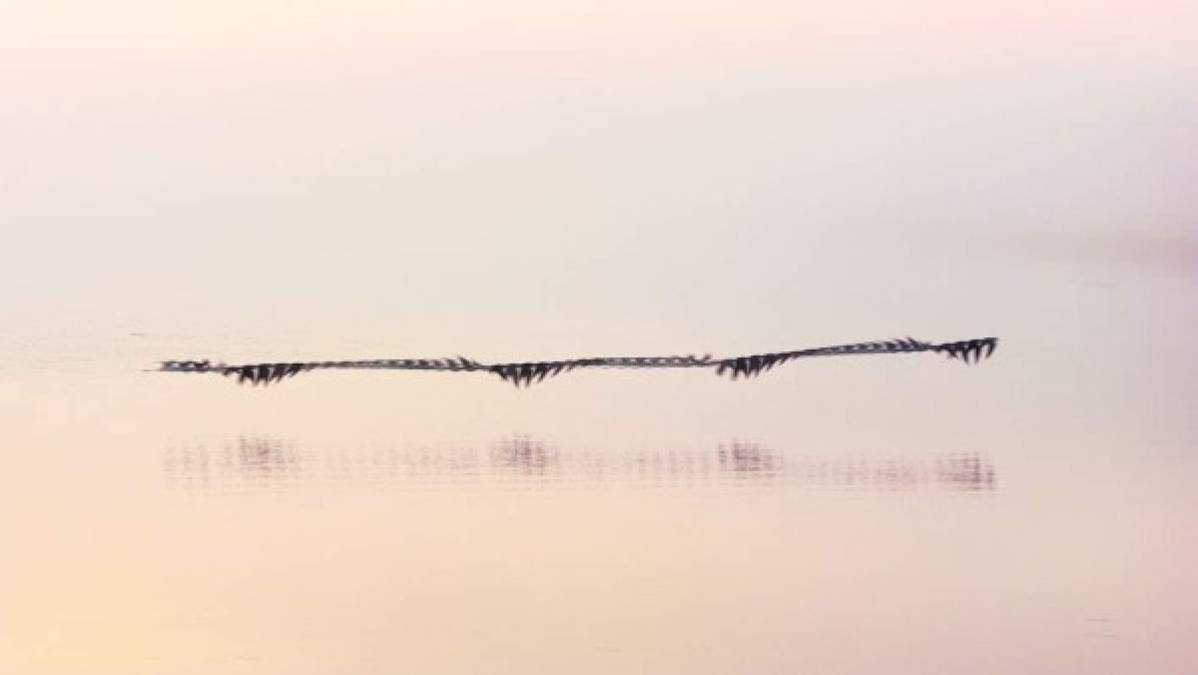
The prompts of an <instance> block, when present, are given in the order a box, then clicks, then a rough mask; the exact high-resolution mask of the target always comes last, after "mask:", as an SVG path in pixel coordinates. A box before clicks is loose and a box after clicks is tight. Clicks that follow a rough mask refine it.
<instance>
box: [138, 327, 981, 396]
mask: <svg viewBox="0 0 1198 675" xmlns="http://www.w3.org/2000/svg"><path fill="white" fill-rule="evenodd" d="M997 347H998V338H996V337H985V338H972V339H968V340H955V341H952V342H940V343H933V342H925V341H923V340H916V339H915V338H912V337H904V338H898V339H894V340H877V341H873V342H855V343H851V344H842V345H833V346H830V347H815V348H811V349H795V350H791V351H783V352H767V353H763V354H749V355H747V356H732V357H727V358H720V359H717V358H712V356H711V355H710V354H705V355H703V356H695V355H694V354H687V355H682V356H616V357H608V356H599V357H588V358H578V359H567V360H563V361H520V362H510V363H481V362H479V361H475V360H473V359H468V358H466V357H464V356H455V357H450V358H444V359H374V360H364V361H291V362H276V363H249V364H241V365H231V364H226V363H212V362H211V361H208V360H204V361H161V362H159V367H158V368H156V369H151V370H155V371H161V372H170V373H214V374H217V375H223V376H224V377H228V378H233V379H235V380H236V381H237V382H238V383H239V384H245V383H249V384H251V385H263V386H265V385H268V384H272V383H276V382H279V381H282V380H284V379H286V378H290V377H294V376H295V375H298V374H300V373H305V372H308V371H311V370H436V371H450V372H467V373H469V372H482V373H491V374H493V375H496V376H498V377H499V378H500V379H502V380H504V381H505V382H509V383H511V384H514V385H515V386H516V387H528V386H530V385H532V384H534V383H538V382H541V381H543V380H545V379H546V378H549V377H554V376H556V375H559V374H561V373H564V372H569V371H572V370H576V369H579V368H710V369H713V370H714V371H715V374H716V375H723V376H727V377H730V378H731V379H733V380H736V379H738V378H745V379H747V378H750V377H756V376H758V375H761V374H762V373H764V372H766V371H768V370H770V369H772V368H773V367H774V366H779V365H782V364H785V363H788V362H790V361H793V360H796V359H802V358H808V357H816V356H851V355H862V354H907V353H915V352H935V353H937V354H943V355H944V356H946V357H948V358H949V359H956V360H960V361H962V362H964V363H966V364H969V363H978V362H979V361H981V360H982V359H986V358H989V357H990V355H991V354H993V353H994V350H995V349H996V348H997Z"/></svg>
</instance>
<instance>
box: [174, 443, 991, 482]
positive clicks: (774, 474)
mask: <svg viewBox="0 0 1198 675" xmlns="http://www.w3.org/2000/svg"><path fill="white" fill-rule="evenodd" d="M163 468H164V474H165V476H166V478H167V480H168V481H169V482H170V484H171V485H172V486H175V487H179V488H183V489H187V490H196V491H201V492H204V491H213V492H229V491H238V490H242V491H262V490H276V489H284V488H287V487H288V486H294V485H297V484H303V483H395V484H406V485H445V484H457V485H462V484H467V485H468V484H488V483H489V484H498V485H503V484H510V485H519V486H530V487H537V486H543V487H550V486H568V485H577V486H588V485H592V486H601V485H631V486H638V485H639V486H663V487H665V486H687V485H700V484H705V483H707V484H713V483H714V484H719V483H725V484H734V485H757V486H781V485H788V486H795V485H797V486H801V487H804V488H808V489H827V490H842V491H901V490H917V489H934V490H942V491H953V492H992V491H994V490H995V489H996V486H997V481H996V475H995V469H994V465H993V463H992V462H991V461H990V459H989V458H987V457H985V456H984V455H980V454H978V453H955V454H942V455H937V456H934V457H931V458H893V457H875V456H864V457H840V456H822V457H819V456H811V455H807V454H791V455H784V454H783V453H779V452H776V451H774V450H771V449H769V448H767V447H764V446H761V445H758V444H756V443H749V442H743V441H733V442H730V443H726V444H721V445H719V446H718V447H717V448H715V449H714V450H693V451H692V450H637V451H627V452H611V451H591V450H581V451H574V450H563V449H561V448H558V447H556V446H554V445H552V444H548V443H544V442H541V441H537V440H534V439H532V438H529V437H525V436H514V437H511V438H507V439H504V440H502V441H500V442H498V443H495V444H493V445H492V446H491V447H490V448H489V449H488V450H487V451H485V452H480V451H479V450H478V449H476V448H471V447H464V448H454V447H445V448H427V447H425V448H413V449H408V448H394V447H385V448H378V449H361V450H354V449H341V448H329V449H324V450H311V449H307V450H306V449H302V448H301V447H300V446H299V445H297V444H296V443H295V442H292V441H288V440H283V439H278V438H273V437H241V438H237V439H231V440H228V441H225V442H222V443H220V444H218V445H217V447H215V448H210V447H209V446H207V445H204V444H197V445H193V446H187V447H181V448H171V449H169V450H167V451H166V453H165V455H164V467H163Z"/></svg>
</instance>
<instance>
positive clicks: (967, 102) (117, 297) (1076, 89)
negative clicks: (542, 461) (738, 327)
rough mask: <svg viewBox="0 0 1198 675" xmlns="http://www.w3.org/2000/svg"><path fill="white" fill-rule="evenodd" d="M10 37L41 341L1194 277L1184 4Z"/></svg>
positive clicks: (412, 21) (411, 11) (1196, 90)
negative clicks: (1034, 278) (1025, 281)
mask: <svg viewBox="0 0 1198 675" xmlns="http://www.w3.org/2000/svg"><path fill="white" fill-rule="evenodd" d="M5 16H6V19H5V21H4V26H3V27H0V54H2V55H3V58H2V59H0V63H2V65H0V85H2V87H0V88H2V91H3V92H4V93H3V98H4V106H3V108H4V110H3V114H2V116H0V147H3V148H4V152H3V153H2V155H0V181H2V184H3V192H4V198H3V201H2V203H0V227H2V228H3V231H4V233H5V235H4V236H5V239H6V240H7V245H6V246H4V247H3V252H2V253H0V308H2V309H3V312H4V313H5V314H7V315H12V316H18V317H21V318H22V319H23V320H24V321H27V322H32V323H39V322H48V323H49V324H51V325H61V324H62V323H63V322H64V321H65V322H66V323H67V324H70V323H71V322H75V321H79V320H85V319H86V320H87V321H91V322H94V321H104V320H108V319H112V318H114V317H124V318H127V319H128V320H129V321H131V322H134V323H137V322H142V323H144V322H153V321H156V320H163V321H168V320H169V321H182V322H186V321H188V317H192V316H197V315H203V316H208V317H212V319H213V320H216V318H217V317H221V318H224V319H228V320H230V321H233V322H235V323H237V322H243V321H249V320H251V319H267V320H270V321H281V320H284V317H288V316H294V315H295V314H297V313H299V312H301V311H302V312H304V313H305V314H307V315H308V316H309V317H313V318H314V320H323V319H330V320H331V319H344V318H346V317H353V318H355V319H358V320H368V319H378V318H379V317H384V318H386V319H388V320H392V319H393V320H397V321H405V322H409V323H411V322H416V321H419V322H421V323H425V324H427V323H428V321H429V320H430V317H441V320H443V321H445V322H449V323H452V322H459V324H460V325H455V326H453V327H451V328H447V329H446V330H449V331H468V330H472V329H474V330H476V329H477V325H474V324H473V323H472V322H473V321H478V322H479V323H486V324H487V325H489V326H492V327H493V326H495V325H496V321H497V320H499V319H501V318H504V317H506V318H508V319H509V320H510V322H511V323H519V322H526V321H534V322H535V321H537V320H538V317H549V318H550V320H555V321H564V320H571V319H573V320H591V319H594V320H597V321H601V322H618V323H621V324H626V323H627V322H630V321H631V322H635V323H639V324H645V323H649V322H653V321H659V320H667V319H668V320H669V321H672V322H674V324H676V325H675V328H677V330H679V331H685V332H687V333H691V334H693V333H696V332H701V331H709V330H712V327H710V326H705V325H700V324H693V323H689V322H688V320H687V319H684V318H678V317H685V316H696V315H702V314H708V313H711V312H712V311H713V310H712V309H711V308H713V307H728V306H732V305H735V306H737V307H738V311H739V312H741V313H742V314H743V316H744V318H746V319H747V320H748V321H750V322H752V323H755V324H758V325H760V324H761V322H764V321H767V320H768V319H767V317H768V316H769V315H771V314H773V313H775V312H776V308H777V307H778V306H780V305H787V306H799V307H805V308H806V311H807V315H808V317H811V316H815V317H820V318H821V321H831V320H833V319H835V320H836V321H841V322H844V321H849V322H850V323H849V325H850V326H852V325H853V324H852V323H851V321H852V319H853V317H852V316H842V315H841V314H843V312H841V313H838V312H837V311H836V310H834V307H836V306H840V304H839V303H840V302H841V300H842V298H843V296H849V295H852V296H856V297H862V296H876V294H877V293H881V294H883V296H882V298H881V299H880V300H877V301H876V303H874V304H873V305H871V304H870V302H869V301H866V302H865V303H864V304H861V305H859V310H858V312H857V313H860V314H862V315H865V314H872V315H875V316H876V315H877V313H878V312H881V311H883V310H884V308H885V307H895V306H902V307H906V308H911V307H914V306H917V305H920V304H923V303H926V301H921V302H920V303H915V302H908V301H907V300H909V299H910V298H912V297H926V292H927V291H928V290H931V289H935V288H939V289H940V291H941V292H942V293H946V292H950V291H947V290H945V284H944V281H945V280H946V279H950V278H951V279H953V280H954V281H955V284H954V287H956V288H958V289H959V290H960V291H961V292H963V293H964V292H968V293H971V294H972V297H975V298H976V297H983V298H984V297H986V293H987V290H986V289H985V288H981V287H979V288H967V287H965V286H961V284H962V283H966V285H967V282H964V279H966V278H967V277H968V275H967V272H968V271H969V270H970V269H976V265H978V264H979V261H984V260H991V261H993V259H994V258H995V257H996V256H997V257H998V258H999V260H998V264H1009V263H1010V262H1011V261H1012V260H1016V259H1018V260H1026V256H1029V255H1030V256H1032V258H1033V259H1035V258H1037V257H1043V256H1044V255H1048V256H1057V257H1059V256H1061V255H1064V256H1066V257H1068V258H1077V259H1081V258H1085V259H1089V260H1091V261H1092V262H1093V263H1094V264H1096V265H1098V266H1101V265H1104V264H1107V263H1109V262H1110V261H1111V260H1112V259H1121V258H1122V257H1125V256H1126V255H1131V256H1132V257H1133V258H1134V259H1135V260H1139V261H1141V262H1142V261H1143V260H1144V259H1145V256H1148V258H1149V259H1151V260H1150V263H1151V264H1154V265H1155V264H1156V263H1157V262H1158V261H1159V260H1158V258H1160V257H1161V256H1163V257H1164V259H1165V260H1166V262H1167V263H1168V262H1169V261H1177V260H1181V261H1182V262H1181V264H1182V265H1189V264H1191V263H1192V261H1193V259H1194V255H1193V251H1194V244H1193V243H1192V242H1193V240H1192V237H1193V236H1194V234H1195V232H1194V223H1195V219H1196V218H1198V208H1196V207H1195V203H1194V200H1193V190H1192V185H1193V184H1195V180H1196V179H1198V168H1196V167H1198V160H1196V159H1195V157H1198V155H1196V154H1195V152H1194V147H1195V144H1196V143H1198V124H1195V115H1194V113H1195V110H1198V47H1196V46H1195V45H1198V40H1195V39H1194V38H1195V30H1194V28H1193V26H1195V25H1198V9H1196V8H1195V5H1194V4H1193V3H1187V2H1160V3H1140V2H1136V3H1133V2H1107V3H1093V2H1067V3H1051V4H1050V5H1049V6H1045V5H1044V4H1043V3H1039V2H1016V3H1000V4H998V5H995V4H993V3H987V4H981V3H966V4H962V3H954V2H917V3H886V2H837V3H819V4H813V3H793V2H756V3H744V2H736V3H730V2H699V3H695V2H685V3H683V2H649V3H644V2H638V3H627V4H623V5H621V4H610V3H564V2H517V3H511V2H505V3H469V2H455V3H446V2H417V3H395V2H362V1H358V0H349V1H346V2H338V3H325V2H204V3H165V4H164V3H155V2H130V1H128V0H117V1H115V2H107V3H99V4H97V3H90V2H24V1H19V2H16V3H9V4H8V5H6V9H5ZM1128 250H1130V251H1132V253H1130V254H1128V253H1126V251H1128ZM1146 252H1147V253H1146ZM1095 256H1096V257H1095ZM916 260H918V261H919V262H914V261H916ZM1169 264H1173V263H1169ZM929 269H939V270H941V271H940V272H938V273H936V274H935V275H933V276H931V277H929V275H928V271H929ZM817 290H818V293H817V292H816V291H817ZM829 291H831V294H830V295H829ZM886 294H900V295H894V296H893V297H886ZM902 294H905V295H902ZM825 297H830V298H831V300H832V301H833V302H829V303H826V304H825V303H824V301H822V300H820V298H825ZM961 300H963V298H957V299H950V304H949V307H952V308H955V309H958V310H960V311H966V312H967V311H969V310H967V309H964V307H959V305H963V304H964V303H963V302H959V301H961ZM934 309H935V310H936V311H940V310H942V309H944V307H938V308H934ZM849 314H853V313H852V312H850V313H849ZM463 316H471V317H475V319H470V320H463V319H461V317H463ZM56 317H57V318H56ZM663 317H665V318H664V319H663ZM861 327H862V328H867V327H869V328H872V327H873V326H870V325H868V324H863V325H862V326H861ZM489 330H490V329H489ZM501 332H502V331H501Z"/></svg>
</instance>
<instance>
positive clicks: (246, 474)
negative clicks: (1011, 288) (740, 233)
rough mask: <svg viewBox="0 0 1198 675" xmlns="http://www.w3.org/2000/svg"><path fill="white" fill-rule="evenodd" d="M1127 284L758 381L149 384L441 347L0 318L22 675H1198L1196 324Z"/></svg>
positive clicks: (1068, 291)
mask: <svg viewBox="0 0 1198 675" xmlns="http://www.w3.org/2000/svg"><path fill="white" fill-rule="evenodd" d="M1133 272H1135V270H1129V271H1128V272H1127V274H1126V276H1124V277H1118V278H1115V279H1114V280H1113V281H1112V282H1111V283H1109V284H1106V285H1087V284H1084V283H1077V284H1074V285H1062V286H1060V287H1059V288H1063V289H1065V290H1058V292H1057V294H1056V295H1051V294H1049V295H1046V296H1045V298H1046V299H1045V300H1044V302H1043V304H1042V305H1040V306H1032V307H1026V306H1025V307H1023V308H1022V309H1021V310H1019V311H1020V312H1023V313H1024V314H1023V315H1024V317H1025V318H1024V320H1023V321H1012V323H1011V325H1012V329H1011V330H1010V331H995V332H997V333H998V334H1000V335H1001V336H1002V337H1003V338H1004V343H1003V344H1002V346H1001V347H1000V349H999V351H998V352H997V354H996V355H995V357H994V358H993V359H992V360H991V361H988V362H985V363H983V364H982V365H981V366H979V367H971V368H965V367H963V366H960V365H958V364H955V363H946V362H943V361H941V360H940V359H939V358H936V357H932V356H927V355H921V356H910V357H878V358H876V359H870V358H862V359H829V360H822V361H813V362H809V363H799V364H794V365H791V366H787V367H785V368H782V369H779V370H776V371H774V372H771V373H769V374H767V375H766V376H764V377H762V378H760V379H758V380H755V381H750V382H737V383H730V382H728V381H726V380H721V379H718V378H715V377H713V376H711V374H710V373H706V372H697V371H696V372H692V371H679V372H670V371H666V372H655V373H635V372H631V373H630V372H596V373H585V372H583V373H572V374H570V375H567V376H563V377H560V378H558V379H556V380H552V381H549V382H546V383H544V384H542V385H540V386H538V387H534V388H532V389H529V390H521V391H517V390H514V389H513V388H511V387H510V386H507V385H505V384H503V383H500V382H498V381H493V380H492V379H491V378H487V377H485V376H482V375H471V374H428V373H378V372H362V373H348V372H317V373H309V374H305V375H303V376H300V377H297V378H295V379H294V380H290V381H287V382H285V383H283V384H282V385H280V386H278V387H271V388H267V389H262V388H251V387H238V386H236V385H234V384H233V383H231V382H229V381H226V380H223V379H221V378H216V377H201V376H181V375H171V374H160V373H148V372H142V371H141V369H142V368H145V367H147V366H150V365H152V364H153V363H154V362H155V361H156V360H157V359H161V358H190V357H213V358H224V359H254V358H276V357H285V358H293V357H307V356H320V357H322V358H335V357H341V356H358V357H373V356H399V357H402V356H438V355H440V354H438V353H433V352H431V351H430V350H428V349H427V348H423V347H422V345H421V344H419V339H416V340H413V339H412V338H411V337H410V335H409V334H407V333H406V332H405V329H404V327H394V326H393V327H388V326H385V325H383V326H371V327H370V330H356V329H355V330H354V331H349V332H352V333H353V334H354V336H355V337H354V339H353V340H352V341H351V340H350V339H349V338H348V337H347V335H346V333H343V332H342V331H339V330H323V329H320V330H318V329H314V328H303V327H294V328H288V329H286V330H284V329H279V328H277V327H273V328H267V327H265V326H260V325H254V326H249V325H247V326H241V327H233V328H230V329H227V330H226V329H224V328H222V329H221V330H216V329H206V330H198V329H196V327H195V326H179V325H175V326H170V327H165V326H164V325H159V324H156V323H155V322H153V321H134V320H128V321H125V322H124V323H121V322H116V321H114V322H112V324H111V325H105V326H93V327H88V328H79V329H74V330H67V329H55V330H51V329H45V330H40V329H37V328H36V327H27V328H21V329H14V328H13V327H11V326H9V327H6V329H5V330H6V331H7V332H6V333H5V335H4V338H3V339H4V343H3V345H4V346H3V354H4V359H3V366H0V367H2V368H3V371H2V375H3V379H2V380H0V403H2V404H3V407H2V408H0V418H2V421H3V430H2V432H0V433H2V436H0V442H2V443H3V455H2V457H3V461H4V471H3V474H2V477H0V486H2V490H0V500H2V502H3V510H2V512H0V519H2V520H0V523H2V528H0V533H2V537H3V540H4V550H5V554H4V556H3V558H2V559H0V572H2V574H0V584H2V586H0V589H2V592H3V602H0V665H3V670H4V672H14V673H80V672H111V673H213V672H220V673H288V674H294V673H311V674H329V675H332V674H336V673H394V672H448V673H527V672H587V673H612V672H644V673H729V672H820V673H879V672H921V673H934V672H943V673H948V672H981V673H1010V672H1054V673H1069V672H1074V673H1099V672H1109V673H1125V672H1153V673H1186V672H1193V667H1194V664H1195V663H1198V648H1196V647H1195V646H1194V641H1193V639H1192V635H1193V632H1194V629H1195V627H1198V575H1196V574H1195V573H1194V570H1195V569H1198V517H1196V514H1198V492H1196V491H1195V489H1194V485H1195V480H1196V479H1198V463H1196V462H1195V459H1194V449H1195V448H1194V441H1195V423H1194V421H1193V420H1192V419H1191V418H1190V416H1189V415H1188V411H1192V409H1193V407H1194V404H1195V402H1196V400H1195V385H1194V376H1195V375H1196V374H1198V372H1196V370H1195V363H1196V361H1195V357H1194V356H1193V355H1192V354H1193V352H1192V345H1191V344H1190V335H1187V334H1182V333H1180V332H1178V331H1170V330H1162V327H1164V326H1170V325H1172V326H1177V325H1182V324H1183V323H1184V322H1185V321H1186V319H1185V317H1187V316H1188V317H1189V320H1192V319H1193V316H1194V315H1193V310H1194V305H1193V301H1192V299H1191V298H1192V297H1193V296H1192V294H1191V291H1192V282H1191V281H1190V277H1189V276H1188V275H1186V274H1181V273H1180V272H1179V271H1178V270H1173V271H1171V272H1170V273H1168V274H1161V275H1158V276H1156V277H1151V278H1147V279H1145V278H1143V277H1137V276H1136V275H1135V274H1133ZM1145 302H1149V303H1152V310H1153V311H1152V313H1151V314H1150V315H1149V314H1143V313H1140V314H1137V312H1140V311H1141V310H1142V308H1143V303H1145ZM1065 305H1069V306H1071V307H1073V311H1071V312H1063V307H1064V306H1065ZM1137 308H1139V309H1137ZM996 311H998V312H1000V313H1002V312H1004V311H1007V312H1009V313H1010V315H1011V316H1013V315H1014V314H1015V310H996ZM1129 315H1130V316H1133V317H1138V323H1137V322H1128V321H1125V320H1124V319H1125V317H1127V316H1129ZM1169 316H1171V317H1173V318H1171V319H1168V318H1159V319H1154V318H1153V317H1169ZM1177 317H1182V319H1181V320H1178V319H1177ZM145 324H149V325H145ZM1066 324H1069V325H1071V326H1072V328H1071V329H1070V330H1068V331H1066V330H1064V327H1065V326H1066ZM363 334H368V335H371V337H369V338H362V337H361V335H363ZM843 337H845V338H846V339H859V338H872V337H885V336H874V335H846V336H843ZM920 337H925V336H920ZM926 337H930V338H942V337H943V338H948V337H967V336H965V335H928V336H926ZM438 339H440V338H438ZM414 342H415V344H413V343H414ZM429 342H430V343H432V342H435V340H433V339H432V338H430V340H429ZM807 342H814V341H813V340H806V341H804V340H796V341H795V344H794V345H789V344H783V345H776V344H772V343H770V344H762V345H760V346H761V347H762V348H767V349H769V348H777V347H789V346H802V345H804V344H806V343H807ZM395 345H399V348H398V349H397V348H396V347H395ZM405 345H406V346H405ZM694 346H695V348H696V349H699V350H703V349H704V348H705V345H701V344H696V345H694ZM683 347H684V348H686V347H687V346H686V345H684V346H683ZM604 351H609V350H607V349H604V348H603V346H602V345H601V344H599V342H598V340H596V341H595V343H594V344H584V345H581V346H580V347H579V348H578V349H571V350H569V353H574V352H578V353H590V352H604ZM630 351H631V350H630ZM504 355H507V356H523V355H525V354H523V353H521V352H520V351H519V350H517V349H512V350H511V352H510V353H508V354H504ZM1112 355H1114V356H1112ZM478 356H479V357H482V358H486V357H488V356H489V355H486V354H479V355H478Z"/></svg>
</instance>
